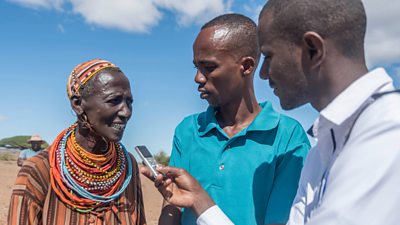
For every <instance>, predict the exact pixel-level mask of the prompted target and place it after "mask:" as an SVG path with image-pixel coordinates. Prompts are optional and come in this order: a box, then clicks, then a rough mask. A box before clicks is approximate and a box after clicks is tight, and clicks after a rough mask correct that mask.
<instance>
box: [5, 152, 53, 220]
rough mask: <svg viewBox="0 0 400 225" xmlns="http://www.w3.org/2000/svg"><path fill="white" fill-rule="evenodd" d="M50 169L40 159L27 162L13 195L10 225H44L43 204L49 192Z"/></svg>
mask: <svg viewBox="0 0 400 225" xmlns="http://www.w3.org/2000/svg"><path fill="white" fill-rule="evenodd" d="M46 165H47V166H46ZM48 169H49V168H48V164H46V163H43V162H41V160H40V158H39V157H33V158H29V159H28V160H26V161H25V163H24V165H23V166H22V167H21V170H20V171H19V173H18V175H17V179H16V181H15V186H14V188H13V191H12V194H11V200H10V206H9V211H8V217H7V220H8V224H9V225H36V224H38V225H39V224H42V212H43V204H44V201H45V198H46V194H47V190H48V176H47V178H46V174H47V175H48ZM46 171H47V173H46ZM42 172H44V173H42Z"/></svg>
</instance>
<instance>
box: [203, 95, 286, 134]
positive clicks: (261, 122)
mask: <svg viewBox="0 0 400 225" xmlns="http://www.w3.org/2000/svg"><path fill="white" fill-rule="evenodd" d="M259 105H260V106H261V108H262V109H261V111H260V112H259V113H258V115H257V116H256V118H254V120H253V122H252V123H251V124H250V125H249V126H248V127H247V131H265V130H272V129H274V128H275V127H276V126H277V125H278V123H279V120H280V114H279V113H277V112H275V110H274V109H273V108H272V104H271V103H270V102H263V103H260V104H259ZM205 113H206V115H205V120H204V124H198V131H199V134H200V136H204V135H206V134H207V133H208V132H210V131H211V130H212V129H214V128H218V127H219V124H218V121H217V119H216V118H215V109H214V108H213V107H210V106H209V107H208V108H207V111H206V112H205Z"/></svg>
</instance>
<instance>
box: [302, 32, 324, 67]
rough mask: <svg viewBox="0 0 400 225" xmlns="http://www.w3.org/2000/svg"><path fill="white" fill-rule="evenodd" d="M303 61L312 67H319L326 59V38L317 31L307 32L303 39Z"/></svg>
mask: <svg viewBox="0 0 400 225" xmlns="http://www.w3.org/2000/svg"><path fill="white" fill-rule="evenodd" d="M302 49H303V55H302V57H303V62H306V64H307V65H308V66H309V68H310V69H315V68H317V67H319V66H320V65H321V64H322V62H323V61H324V59H325V54H326V46H325V42H324V39H323V38H322V37H321V36H320V35H319V34H318V33H316V32H311V31H309V32H306V33H304V35H303V41H302Z"/></svg>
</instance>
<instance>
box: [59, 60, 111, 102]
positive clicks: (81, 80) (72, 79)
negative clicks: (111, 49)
mask: <svg viewBox="0 0 400 225" xmlns="http://www.w3.org/2000/svg"><path fill="white" fill-rule="evenodd" d="M110 67H114V68H118V67H117V66H116V65H114V64H113V63H111V62H109V61H106V60H102V59H92V60H89V61H87V62H84V63H81V64H79V65H77V66H76V67H75V68H74V69H73V70H72V72H71V74H70V75H69V77H68V83H67V93H68V98H71V97H72V96H73V95H80V93H79V89H80V87H81V86H82V85H83V84H85V83H86V82H87V81H88V80H89V79H90V78H92V77H93V76H94V75H95V74H96V73H98V72H99V71H101V70H103V69H105V68H110Z"/></svg>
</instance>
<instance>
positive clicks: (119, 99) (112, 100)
mask: <svg viewBox="0 0 400 225" xmlns="http://www.w3.org/2000/svg"><path fill="white" fill-rule="evenodd" d="M108 102H109V103H111V104H114V105H117V104H119V103H120V102H121V98H112V99H110V100H108Z"/></svg>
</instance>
